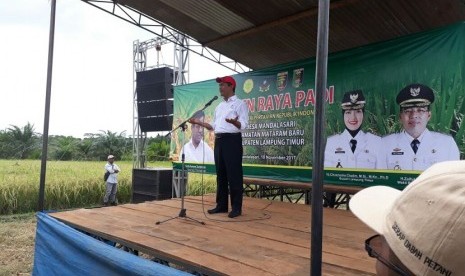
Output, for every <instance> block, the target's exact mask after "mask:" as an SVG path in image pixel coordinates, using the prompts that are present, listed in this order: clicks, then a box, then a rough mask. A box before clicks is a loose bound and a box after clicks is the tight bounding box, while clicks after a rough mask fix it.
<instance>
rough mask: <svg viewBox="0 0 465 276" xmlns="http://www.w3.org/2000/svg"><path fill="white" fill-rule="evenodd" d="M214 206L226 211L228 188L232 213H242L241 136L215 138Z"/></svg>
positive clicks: (230, 135)
mask: <svg viewBox="0 0 465 276" xmlns="http://www.w3.org/2000/svg"><path fill="white" fill-rule="evenodd" d="M214 152H215V166H216V205H217V207H218V208H220V209H223V210H227V209H228V187H229V193H230V195H231V207H232V210H233V211H242V192H243V190H244V188H243V186H242V182H243V172H242V136H241V134H240V133H234V134H233V133H227V134H218V135H217V136H216V138H215V150H214Z"/></svg>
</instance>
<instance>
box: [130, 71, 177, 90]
mask: <svg viewBox="0 0 465 276" xmlns="http://www.w3.org/2000/svg"><path fill="white" fill-rule="evenodd" d="M136 77H137V84H138V85H141V86H144V85H150V84H154V83H169V84H172V83H173V69H171V68H169V67H161V68H155V69H151V70H146V71H140V72H137V73H136Z"/></svg>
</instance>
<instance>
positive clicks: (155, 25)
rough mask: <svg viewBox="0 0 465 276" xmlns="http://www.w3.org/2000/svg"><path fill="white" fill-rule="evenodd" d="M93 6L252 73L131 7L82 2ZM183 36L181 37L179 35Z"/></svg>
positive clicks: (109, 0)
mask: <svg viewBox="0 0 465 276" xmlns="http://www.w3.org/2000/svg"><path fill="white" fill-rule="evenodd" d="M81 1H83V2H85V3H87V4H89V5H91V6H94V7H96V8H98V9H100V10H102V11H105V12H107V13H109V14H112V15H114V16H116V17H118V18H120V19H122V20H124V21H126V22H128V23H130V24H133V25H135V26H138V27H140V28H142V29H144V30H146V31H148V32H151V33H153V34H154V35H155V36H156V37H161V38H162V39H164V40H167V41H169V42H171V43H174V44H175V45H177V46H179V47H181V48H183V47H186V43H185V40H186V39H187V40H189V45H188V47H186V48H185V49H187V50H188V51H190V52H193V53H196V54H198V55H200V56H202V57H204V58H206V59H208V60H210V61H213V62H215V63H217V64H219V65H222V66H224V67H226V68H228V69H230V70H232V71H234V72H237V73H244V72H248V71H250V68H248V67H247V66H245V65H243V64H241V63H239V62H237V61H234V60H232V59H230V58H228V57H226V56H224V55H222V54H220V53H218V52H216V51H214V50H212V49H210V48H208V47H204V46H203V45H202V44H201V43H199V42H198V41H197V40H196V39H194V38H192V37H190V36H188V35H186V34H183V33H182V32H180V31H178V30H175V29H174V28H172V27H170V26H168V25H166V24H164V23H163V22H160V21H158V20H156V19H155V18H152V17H150V16H148V15H146V14H143V13H141V12H140V11H137V10H135V9H133V8H131V7H128V6H125V5H122V4H118V3H117V1H114V0H81ZM179 34H181V35H179Z"/></svg>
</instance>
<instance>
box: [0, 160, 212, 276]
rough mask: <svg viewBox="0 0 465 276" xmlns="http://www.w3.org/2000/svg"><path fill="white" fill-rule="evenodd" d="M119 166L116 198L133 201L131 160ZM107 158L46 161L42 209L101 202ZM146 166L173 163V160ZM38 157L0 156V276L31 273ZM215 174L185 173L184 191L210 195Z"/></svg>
mask: <svg viewBox="0 0 465 276" xmlns="http://www.w3.org/2000/svg"><path fill="white" fill-rule="evenodd" d="M115 162H116V163H117V164H118V166H119V167H120V168H121V173H120V175H119V177H118V180H119V184H118V185H119V187H118V201H119V202H120V203H129V202H130V201H131V193H132V191H131V187H132V162H129V161H115ZM104 165H105V162H93V161H85V162H84V161H49V162H47V173H46V181H45V184H46V185H45V206H44V207H45V208H44V209H45V210H64V209H73V208H86V207H94V206H99V205H101V202H102V196H103V193H104V186H105V185H104V181H103V173H104V169H103V167H104ZM147 167H152V168H154V167H171V162H156V163H149V164H147ZM39 180H40V161H38V160H0V276H3V275H30V273H31V272H32V267H33V255H34V238H35V230H36V217H35V213H34V211H36V210H37V205H38V197H39V182H40V181H39ZM215 181H216V180H215V176H213V175H201V174H193V173H190V174H189V178H188V195H200V194H202V193H212V192H214V191H215V189H216V184H215Z"/></svg>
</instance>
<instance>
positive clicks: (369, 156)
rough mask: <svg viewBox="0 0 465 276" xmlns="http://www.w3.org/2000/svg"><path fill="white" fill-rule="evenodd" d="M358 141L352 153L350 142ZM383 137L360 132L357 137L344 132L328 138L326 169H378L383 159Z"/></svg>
mask: <svg viewBox="0 0 465 276" xmlns="http://www.w3.org/2000/svg"><path fill="white" fill-rule="evenodd" d="M352 139H353V140H356V141H357V144H356V148H355V151H354V152H353V153H352V150H351V144H350V140H352ZM380 147H381V137H379V136H376V135H374V134H371V133H365V132H363V131H359V132H358V133H357V135H356V136H355V137H353V138H352V136H351V135H350V134H349V132H348V131H347V129H346V130H344V132H342V133H341V134H336V135H333V136H330V137H328V140H327V141H326V148H325V162H324V166H325V167H333V168H365V169H376V168H378V164H379V161H380V158H381V156H382V155H381V154H382V153H381V152H380V149H379V148H380Z"/></svg>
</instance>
